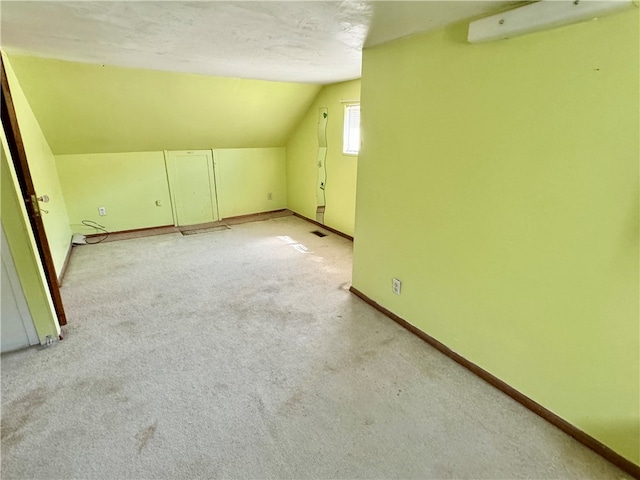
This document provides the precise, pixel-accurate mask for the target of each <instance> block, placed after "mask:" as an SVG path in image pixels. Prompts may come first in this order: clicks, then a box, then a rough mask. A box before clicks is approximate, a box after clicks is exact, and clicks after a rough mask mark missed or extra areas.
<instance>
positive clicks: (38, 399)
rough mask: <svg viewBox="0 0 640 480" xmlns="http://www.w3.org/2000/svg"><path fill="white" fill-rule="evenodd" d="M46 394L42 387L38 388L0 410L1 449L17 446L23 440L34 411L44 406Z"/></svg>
mask: <svg viewBox="0 0 640 480" xmlns="http://www.w3.org/2000/svg"><path fill="white" fill-rule="evenodd" d="M46 393H47V392H46V391H45V389H44V388H43V387H38V388H36V389H35V390H32V391H30V392H29V393H27V394H26V395H23V396H22V397H20V398H19V399H17V400H14V401H13V402H11V403H10V404H9V405H8V406H7V407H6V408H3V409H2V421H1V422H0V432H1V434H0V437H1V438H2V448H3V449H5V448H8V447H13V446H15V445H18V444H19V443H20V442H21V441H22V440H23V438H24V432H23V430H24V429H25V427H26V426H27V425H29V423H30V422H31V421H32V420H33V416H34V414H35V413H36V411H37V410H38V409H39V408H40V407H41V406H42V405H44V403H45V401H46V399H47V395H46Z"/></svg>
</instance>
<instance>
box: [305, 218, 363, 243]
mask: <svg viewBox="0 0 640 480" xmlns="http://www.w3.org/2000/svg"><path fill="white" fill-rule="evenodd" d="M293 214H294V215H295V216H296V217H298V218H302V219H303V220H306V221H307V222H310V223H313V224H314V225H317V226H319V227H320V228H324V229H325V230H329V231H330V232H331V233H335V234H336V235H340V236H341V237H343V238H346V239H347V240H351V241H352V242H353V237H352V236H351V235H347V234H346V233H342V232H341V231H340V230H336V229H335V228H331V227H328V226H326V225H325V224H324V223H320V222H317V221H315V220H311V219H310V218H308V217H305V216H304V215H300V214H299V213H298V212H293Z"/></svg>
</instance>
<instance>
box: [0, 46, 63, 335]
mask: <svg viewBox="0 0 640 480" xmlns="http://www.w3.org/2000/svg"><path fill="white" fill-rule="evenodd" d="M0 66H1V69H0V70H1V77H2V78H1V81H2V113H1V115H2V128H3V129H4V132H5V135H6V137H7V143H8V145H9V154H10V155H11V161H12V162H13V165H14V167H15V170H16V175H17V177H18V183H19V185H20V194H21V195H22V199H23V201H24V203H25V206H26V208H27V214H28V217H29V223H30V224H31V230H32V231H33V236H34V238H35V241H36V246H37V247H38V254H39V256H40V260H41V261H42V267H43V270H44V274H45V278H46V280H47V285H48V286H49V292H50V293H51V299H52V301H53V306H54V308H55V311H56V316H57V317H58V323H59V324H60V326H62V325H66V324H67V317H66V314H65V312H64V307H63V305H62V297H61V295H60V288H59V287H58V279H57V277H56V268H55V265H54V263H53V257H52V256H51V249H50V247H49V241H48V239H47V234H46V232H45V229H44V223H43V221H42V217H41V215H40V211H39V208H38V205H37V203H38V201H37V200H36V191H35V187H34V186H33V179H32V178H31V172H30V171H29V163H28V162H27V154H26V151H25V149H24V143H23V141H22V135H21V134H20V127H19V125H18V117H17V116H16V110H15V106H14V104H13V98H12V97H11V89H10V88H9V79H8V78H7V72H6V70H5V66H4V59H3V58H1V56H0Z"/></svg>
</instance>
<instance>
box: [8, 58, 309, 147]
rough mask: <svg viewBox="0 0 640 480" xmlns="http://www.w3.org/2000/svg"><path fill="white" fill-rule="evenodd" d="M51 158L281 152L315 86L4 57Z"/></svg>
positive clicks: (305, 108)
mask: <svg viewBox="0 0 640 480" xmlns="http://www.w3.org/2000/svg"><path fill="white" fill-rule="evenodd" d="M11 61H12V63H13V65H14V67H15V70H16V74H17V76H18V78H19V79H20V83H21V84H22V87H23V88H24V91H25V93H26V95H27V98H28V99H29V101H30V102H31V106H32V108H33V111H34V113H35V115H36V117H37V118H38V121H39V122H40V125H41V126H42V130H43V131H44V133H45V135H46V137H47V140H48V141H49V145H51V148H52V150H53V152H54V153H55V154H56V155H58V154H80V153H112V152H144V151H159V150H198V149H201V150H206V149H209V148H211V147H212V146H214V147H216V148H241V147H242V148H248V147H281V146H284V145H285V143H286V140H287V139H288V137H289V135H290V132H291V131H292V130H293V128H294V126H295V125H296V123H297V122H298V120H299V118H300V117H301V116H302V115H303V114H304V112H305V111H306V110H307V108H308V106H309V104H310V103H311V101H312V100H313V98H314V97H315V96H316V95H317V93H318V91H319V90H320V87H319V86H317V85H309V84H299V83H284V82H267V81H260V80H243V79H237V78H221V77H210V76H204V75H192V74H184V73H171V72H161V71H153V70H142V69H133V68H120V67H110V66H104V67H103V66H101V65H91V64H84V63H75V62H66V61H61V60H51V59H43V58H36V57H26V56H11Z"/></svg>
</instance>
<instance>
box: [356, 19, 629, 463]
mask: <svg viewBox="0 0 640 480" xmlns="http://www.w3.org/2000/svg"><path fill="white" fill-rule="evenodd" d="M638 18H639V15H638V11H637V10H635V11H630V12H625V13H619V14H616V15H612V16H609V17H605V18H601V19H599V20H597V21H593V22H587V23H582V24H577V25H573V26H569V27H563V28H559V29H555V30H552V31H546V32H540V33H537V34H532V35H528V36H523V37H519V38H513V39H510V40H505V41H498V42H492V43H487V44H483V45H470V44H468V43H466V41H465V35H466V25H459V26H455V27H452V28H448V29H445V30H440V31H436V32H433V33H429V34H424V35H420V36H415V37H411V38H408V39H404V40H399V41H396V42H393V43H390V44H387V45H384V46H380V47H378V48H372V49H367V50H365V51H364V60H363V78H362V104H363V111H362V116H363V117H362V118H363V120H362V122H363V123H362V126H363V138H364V143H363V149H362V151H361V154H360V161H359V167H358V195H357V196H358V200H357V201H358V210H357V214H356V232H355V233H356V235H355V238H356V240H355V245H354V248H355V251H354V267H353V285H354V287H355V288H357V289H359V290H360V291H362V292H363V293H365V294H366V295H368V296H369V297H370V298H372V299H373V300H375V301H376V302H378V303H380V304H381V305H383V306H384V307H386V308H388V309H389V310H391V311H392V312H394V313H396V314H397V315H399V316H401V317H403V318H405V319H407V320H408V321H409V322H410V323H412V324H414V325H416V326H417V327H418V328H420V329H421V330H423V331H425V332H427V333H428V334H430V335H432V336H433V337H435V338H436V339H438V340H440V341H441V342H443V343H444V344H445V345H447V346H449V347H450V348H452V349H453V350H454V351H456V352H458V353H459V354H461V355H462V356H463V357H465V358H467V359H469V360H470V361H472V362H474V363H476V364H478V365H479V366H481V367H482V368H484V369H486V370H488V371H489V372H491V373H492V374H494V375H495V376H497V377H498V378H500V379H502V380H504V381H505V382H507V383H508V384H510V385H512V386H513V387H515V388H516V389H517V390H519V391H520V392H522V393H524V394H525V395H528V396H529V397H531V398H533V399H534V400H536V401H537V402H539V403H541V404H542V405H544V406H545V407H546V408H548V409H550V410H551V411H553V412H555V413H556V414H558V415H560V416H561V417H563V418H564V419H566V420H568V421H569V422H570V423H572V424H574V425H576V426H577V427H578V428H580V429H582V430H584V431H585V432H587V433H588V434H590V435H592V436H593V437H595V438H596V439H598V440H600V441H601V442H603V443H605V444H606V445H608V446H609V447H611V448H612V449H614V450H615V451H617V452H618V453H620V454H621V455H623V456H624V457H626V458H628V459H629V460H631V461H633V462H635V463H638V464H640V443H639V442H640V411H639V410H640V386H639V381H640V370H639V369H640V354H639V338H640V331H639V323H640V322H639V311H638V304H639V298H638V297H639V281H638V254H639V252H638V164H639V158H640V152H639V145H638V132H639V131H640V125H639V121H638V112H639V110H640V105H639V85H638V78H639V72H638V58H639V56H640V55H639V47H638V38H639V33H640V32H639V30H638ZM392 277H398V278H400V279H401V280H402V282H403V285H402V294H401V295H400V296H396V295H394V294H393V293H392V291H391V279H392Z"/></svg>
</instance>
